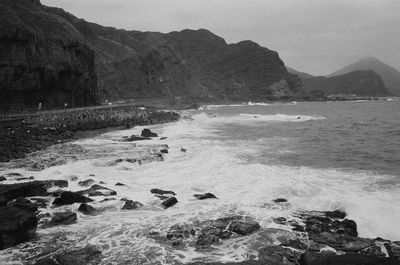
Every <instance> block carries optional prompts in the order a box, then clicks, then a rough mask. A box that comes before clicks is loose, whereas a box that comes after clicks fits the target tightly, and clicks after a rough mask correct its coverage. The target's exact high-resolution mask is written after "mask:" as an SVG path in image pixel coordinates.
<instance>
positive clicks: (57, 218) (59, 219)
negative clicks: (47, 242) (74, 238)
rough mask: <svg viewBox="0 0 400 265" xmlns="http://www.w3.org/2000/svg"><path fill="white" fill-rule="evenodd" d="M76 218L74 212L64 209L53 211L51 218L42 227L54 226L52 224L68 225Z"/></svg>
mask: <svg viewBox="0 0 400 265" xmlns="http://www.w3.org/2000/svg"><path fill="white" fill-rule="evenodd" d="M77 219H78V217H77V215H76V213H73V212H70V211H65V212H56V213H54V215H53V217H52V218H51V220H50V221H49V222H48V223H46V224H45V225H44V227H48V226H54V225H70V224H73V223H75V222H76V220H77Z"/></svg>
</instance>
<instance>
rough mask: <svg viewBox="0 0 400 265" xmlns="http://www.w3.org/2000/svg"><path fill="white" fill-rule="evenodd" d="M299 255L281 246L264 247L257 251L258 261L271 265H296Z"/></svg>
mask: <svg viewBox="0 0 400 265" xmlns="http://www.w3.org/2000/svg"><path fill="white" fill-rule="evenodd" d="M299 256H300V255H299V254H297V253H295V252H294V251H293V250H291V249H288V248H283V247H281V246H274V245H271V246H266V247H263V248H261V249H260V250H259V251H258V259H259V260H260V261H262V262H264V263H263V264H271V265H297V264H298V258H299Z"/></svg>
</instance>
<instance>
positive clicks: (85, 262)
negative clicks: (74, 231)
mask: <svg viewBox="0 0 400 265" xmlns="http://www.w3.org/2000/svg"><path fill="white" fill-rule="evenodd" d="M102 258H103V257H102V253H101V251H100V250H99V249H98V248H97V247H95V246H91V245H88V246H86V247H84V248H81V249H76V250H69V251H65V252H63V253H60V254H57V255H55V256H53V257H51V258H45V259H42V260H39V261H38V262H36V263H35V265H98V264H100V263H101V260H102Z"/></svg>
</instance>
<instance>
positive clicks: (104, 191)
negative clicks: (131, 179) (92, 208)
mask: <svg viewBox="0 0 400 265" xmlns="http://www.w3.org/2000/svg"><path fill="white" fill-rule="evenodd" d="M78 194H81V195H88V196H89V197H95V196H113V195H117V192H116V191H115V190H112V189H109V188H106V187H103V186H101V185H98V184H94V185H93V186H91V187H90V188H89V189H86V190H81V191H78Z"/></svg>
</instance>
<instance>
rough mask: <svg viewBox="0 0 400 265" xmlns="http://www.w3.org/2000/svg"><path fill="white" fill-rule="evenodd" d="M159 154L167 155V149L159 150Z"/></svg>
mask: <svg viewBox="0 0 400 265" xmlns="http://www.w3.org/2000/svg"><path fill="white" fill-rule="evenodd" d="M160 152H161V153H163V154H168V149H161V150H160Z"/></svg>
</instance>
